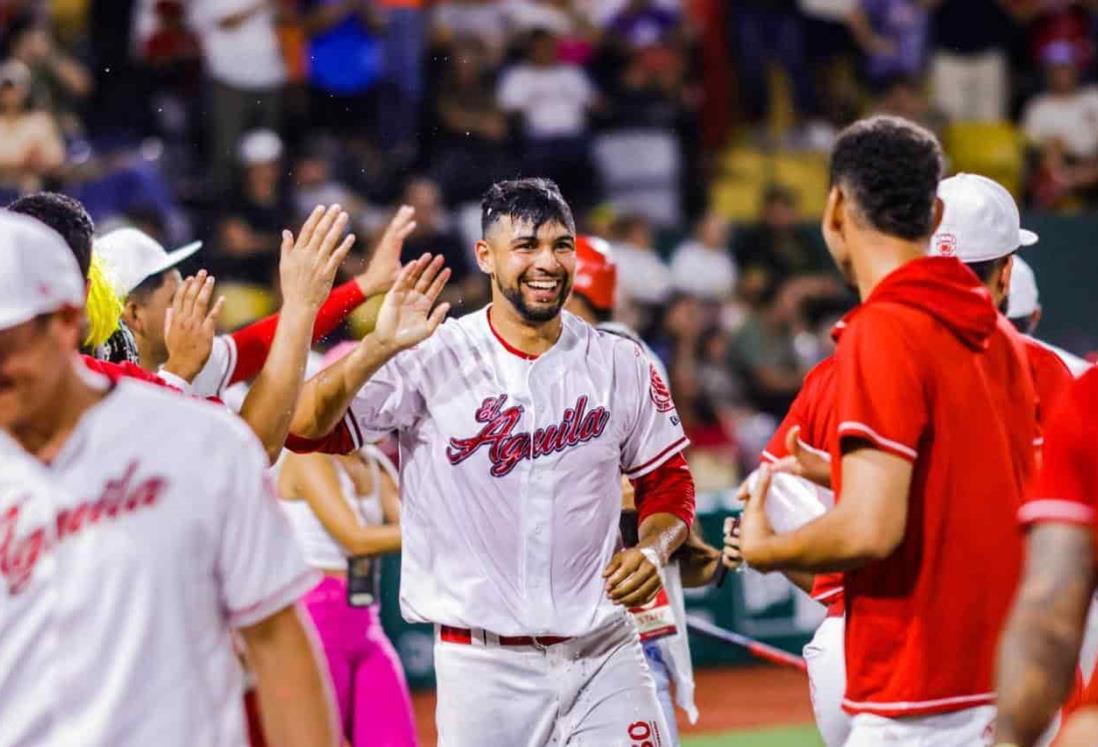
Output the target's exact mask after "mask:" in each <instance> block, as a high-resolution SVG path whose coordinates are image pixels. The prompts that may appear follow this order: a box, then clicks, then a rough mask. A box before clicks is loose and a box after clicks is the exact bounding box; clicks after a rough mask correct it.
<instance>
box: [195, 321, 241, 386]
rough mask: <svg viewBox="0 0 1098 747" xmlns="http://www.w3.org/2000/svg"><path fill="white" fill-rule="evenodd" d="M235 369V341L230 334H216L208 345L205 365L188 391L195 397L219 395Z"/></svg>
mask: <svg viewBox="0 0 1098 747" xmlns="http://www.w3.org/2000/svg"><path fill="white" fill-rule="evenodd" d="M235 370H236V342H235V341H234V340H233V338H232V336H231V335H218V336H217V337H215V338H214V340H213V345H212V346H211V347H210V357H209V358H207V359H206V365H205V366H203V367H202V370H201V371H199V372H198V375H197V376H195V377H194V380H193V381H192V382H191V386H190V393H191V394H193V395H194V396H196V397H220V396H221V394H222V393H223V392H224V391H225V387H226V386H228V385H229V378H230V377H231V376H232V374H233V371H235Z"/></svg>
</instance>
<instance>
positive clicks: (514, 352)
mask: <svg viewBox="0 0 1098 747" xmlns="http://www.w3.org/2000/svg"><path fill="white" fill-rule="evenodd" d="M488 329H490V330H492V334H493V335H495V338H496V339H497V340H499V344H500V345H502V346H503V349H504V350H506V351H507V352H508V353H510V354H511V355H517V356H518V357H519V358H522V359H523V360H527V361H536V360H537V359H538V356H536V355H532V354H531V353H527V352H526V351H524V350H519V349H518V348H516V347H515V346H514V345H512V344H511V343H509V342H507V340H504V339H503V335H501V334H500V333H499V332H498V331H497V330H496V326H495V325H494V324H492V307H491V306H489V307H488Z"/></svg>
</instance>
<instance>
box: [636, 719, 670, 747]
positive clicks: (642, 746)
mask: <svg viewBox="0 0 1098 747" xmlns="http://www.w3.org/2000/svg"><path fill="white" fill-rule="evenodd" d="M628 733H629V740H630V741H631V742H632V743H633V747H660V744H662V740H660V729H659V726H658V725H657V724H656V722H655V721H634V722H633V723H631V724H629V729H628ZM649 737H654V738H655V740H656V741H654V742H653V741H651V740H650V739H649Z"/></svg>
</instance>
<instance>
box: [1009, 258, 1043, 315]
mask: <svg viewBox="0 0 1098 747" xmlns="http://www.w3.org/2000/svg"><path fill="white" fill-rule="evenodd" d="M1039 308H1041V303H1040V298H1039V296H1038V293H1037V276H1036V275H1034V274H1033V268H1032V267H1030V266H1029V264H1027V263H1026V262H1025V260H1023V259H1022V258H1021V257H1015V258H1014V269H1013V270H1011V273H1010V295H1009V296H1007V311H1006V315H1007V316H1008V317H1009V318H1011V319H1017V318H1019V317H1025V316H1029V315H1030V314H1032V313H1033V312H1034V311H1036V310H1037V309H1039Z"/></svg>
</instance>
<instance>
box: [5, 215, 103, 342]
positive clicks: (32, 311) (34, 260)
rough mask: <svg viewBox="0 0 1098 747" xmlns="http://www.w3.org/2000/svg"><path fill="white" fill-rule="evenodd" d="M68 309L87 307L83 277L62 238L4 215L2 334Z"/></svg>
mask: <svg viewBox="0 0 1098 747" xmlns="http://www.w3.org/2000/svg"><path fill="white" fill-rule="evenodd" d="M66 306H72V307H75V308H78V309H82V308H84V275H83V274H82V273H81V272H80V266H79V265H78V264H76V257H74V256H73V254H72V250H71V249H69V246H68V244H66V243H65V240H64V239H63V238H61V236H60V234H58V233H57V232H56V231H54V230H53V229H52V228H50V227H49V226H47V225H45V224H44V223H41V222H39V221H37V220H35V219H34V218H28V217H27V216H25V215H18V214H16V213H13V212H10V211H8V210H0V330H2V329H11V328H12V327H15V326H17V325H20V324H22V323H23V322H28V321H30V320H31V319H33V318H34V317H36V316H38V315H39V314H49V313H50V312H53V311H57V310H58V309H61V308H64V307H66Z"/></svg>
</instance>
